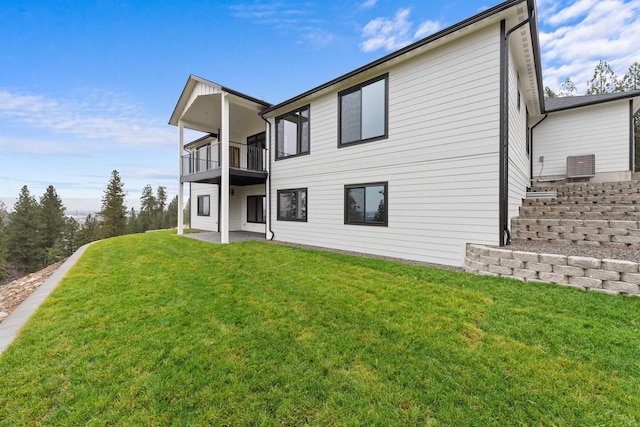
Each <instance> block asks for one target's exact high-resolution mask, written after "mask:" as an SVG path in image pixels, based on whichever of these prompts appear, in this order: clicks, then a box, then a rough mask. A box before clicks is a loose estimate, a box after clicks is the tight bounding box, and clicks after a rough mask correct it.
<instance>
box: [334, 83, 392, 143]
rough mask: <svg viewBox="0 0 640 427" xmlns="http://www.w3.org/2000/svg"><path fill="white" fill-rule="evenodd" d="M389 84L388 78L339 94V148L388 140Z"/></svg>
mask: <svg viewBox="0 0 640 427" xmlns="http://www.w3.org/2000/svg"><path fill="white" fill-rule="evenodd" d="M387 81H388V75H387V74H385V75H383V76H381V77H377V78H375V79H373V80H369V81H367V82H365V83H362V84H361V85H358V86H355V87H352V88H349V89H347V90H343V91H342V92H340V93H338V110H339V117H340V124H339V138H338V147H340V146H344V145H348V144H356V143H360V142H368V141H375V140H378V139H383V138H386V137H387V110H388V103H387V92H388V91H387V86H388V85H387Z"/></svg>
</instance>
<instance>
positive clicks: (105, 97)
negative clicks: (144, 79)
mask: <svg viewBox="0 0 640 427" xmlns="http://www.w3.org/2000/svg"><path fill="white" fill-rule="evenodd" d="M0 120H2V121H4V122H5V123H8V124H11V125H12V126H17V125H20V126H21V125H28V126H29V127H32V128H34V129H41V130H43V131H50V132H52V133H54V134H57V135H66V136H70V137H71V138H66V139H64V140H65V142H60V140H62V138H59V139H60V140H56V141H51V140H38V139H36V138H32V139H31V140H30V141H22V143H21V144H19V146H17V145H16V142H19V141H12V140H9V139H8V137H7V136H6V135H4V136H2V139H0V150H2V151H3V152H4V151H5V150H10V151H12V152H18V150H21V151H20V152H30V151H31V150H33V149H34V147H37V148H38V150H40V151H39V152H46V153H81V152H84V151H86V150H87V149H88V148H89V147H92V146H101V147H105V146H107V147H108V146H124V147H147V148H154V147H155V148H158V147H170V146H172V145H175V144H174V143H175V140H176V138H175V136H174V132H173V131H172V129H170V128H169V127H168V126H167V125H165V124H164V122H163V121H160V120H158V119H154V118H152V117H148V116H145V115H144V114H143V112H142V108H140V107H139V106H137V105H135V104H134V103H132V102H129V101H127V100H126V99H124V98H122V97H121V96H118V95H116V94H113V93H109V92H104V91H93V92H92V91H85V92H84V95H83V97H81V98H79V97H76V98H61V99H53V98H49V97H47V96H45V95H32V94H24V93H17V92H12V91H9V90H6V89H0ZM78 143H81V144H82V147H81V148H78V147H77V146H76V144H78Z"/></svg>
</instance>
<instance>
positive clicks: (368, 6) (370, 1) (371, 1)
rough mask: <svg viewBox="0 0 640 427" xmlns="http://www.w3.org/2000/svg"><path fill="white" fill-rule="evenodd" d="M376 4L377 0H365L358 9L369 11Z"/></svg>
mask: <svg viewBox="0 0 640 427" xmlns="http://www.w3.org/2000/svg"><path fill="white" fill-rule="evenodd" d="M377 3H378V0H366V1H364V2H362V3H360V7H361V8H362V9H371V8H372V7H375V5H376V4H377Z"/></svg>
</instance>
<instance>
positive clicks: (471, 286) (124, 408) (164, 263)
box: [0, 232, 640, 426]
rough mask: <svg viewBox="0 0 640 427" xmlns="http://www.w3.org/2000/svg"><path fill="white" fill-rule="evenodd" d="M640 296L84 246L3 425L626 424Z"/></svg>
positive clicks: (369, 266)
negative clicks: (83, 253) (631, 296)
mask: <svg viewBox="0 0 640 427" xmlns="http://www.w3.org/2000/svg"><path fill="white" fill-rule="evenodd" d="M637 322H640V299H638V298H634V299H631V298H623V297H610V296H606V295H600V294H595V293H584V292H579V291H575V290H573V289H567V288H560V287H556V286H551V285H544V284H523V283H519V282H516V281H510V280H506V279H495V278H488V277H475V276H471V275H467V274H462V273H454V272H449V271H441V270H435V269H428V268H422V267H415V266H410V265H405V264H398V263H391V262H386V261H380V260H374V259H365V258H358V257H351V256H345V255H341V254H335V253H328V252H316V251H308V250H302V249H295V248H290V247H285V246H279V245H271V244H268V243H258V242H245V243H240V244H232V245H225V246H220V245H211V244H205V243H201V242H198V241H195V240H191V239H185V238H181V237H177V236H172V235H170V234H168V233H166V232H158V233H150V234H145V235H134V236H125V237H121V238H116V239H111V240H108V241H104V242H99V243H97V244H95V245H93V246H92V247H91V248H89V249H88V250H87V252H86V253H85V255H84V256H83V258H82V259H81V260H80V261H79V262H78V264H77V265H76V266H75V267H74V268H73V269H72V270H71V272H70V273H69V274H68V276H67V277H66V279H65V280H64V281H63V283H62V284H61V285H60V286H59V287H58V288H57V289H56V290H55V291H54V293H53V294H52V295H51V297H50V298H49V299H48V300H47V301H46V302H45V304H44V305H43V306H42V307H41V309H40V310H39V311H38V312H37V313H36V315H35V316H34V317H33V318H32V319H31V320H30V321H29V323H28V325H27V327H26V328H25V329H24V330H23V332H22V334H21V335H20V336H19V338H18V339H17V340H16V342H15V343H14V344H13V345H12V346H11V347H10V348H9V349H8V350H7V351H6V352H5V354H3V356H2V358H0V425H12V426H13V425H33V424H36V423H42V424H48V425H84V424H89V425H114V424H115V425H179V426H184V425H224V424H225V423H226V424H229V425H304V424H309V425H456V426H464V425H582V426H584V425H639V424H640V393H638V390H640V331H639V327H638V324H637Z"/></svg>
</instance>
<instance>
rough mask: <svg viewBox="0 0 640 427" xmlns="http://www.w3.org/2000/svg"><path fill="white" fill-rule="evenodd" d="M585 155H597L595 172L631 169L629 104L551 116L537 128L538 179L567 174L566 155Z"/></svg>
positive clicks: (535, 166) (535, 172)
mask: <svg viewBox="0 0 640 427" xmlns="http://www.w3.org/2000/svg"><path fill="white" fill-rule="evenodd" d="M583 154H595V155H596V173H601V172H620V171H627V170H629V101H619V102H609V103H605V104H598V105H593V106H589V107H582V108H575V109H572V110H566V111H559V112H556V113H550V114H549V116H548V117H547V118H546V119H545V120H544V121H542V122H541V123H540V124H539V125H538V126H536V127H535V128H534V130H533V175H534V177H535V178H538V177H539V176H540V174H542V175H541V176H542V177H545V176H553V175H565V174H566V172H567V156H576V155H583ZM540 156H544V169H543V168H542V166H543V165H542V163H540V162H539V157H540Z"/></svg>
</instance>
